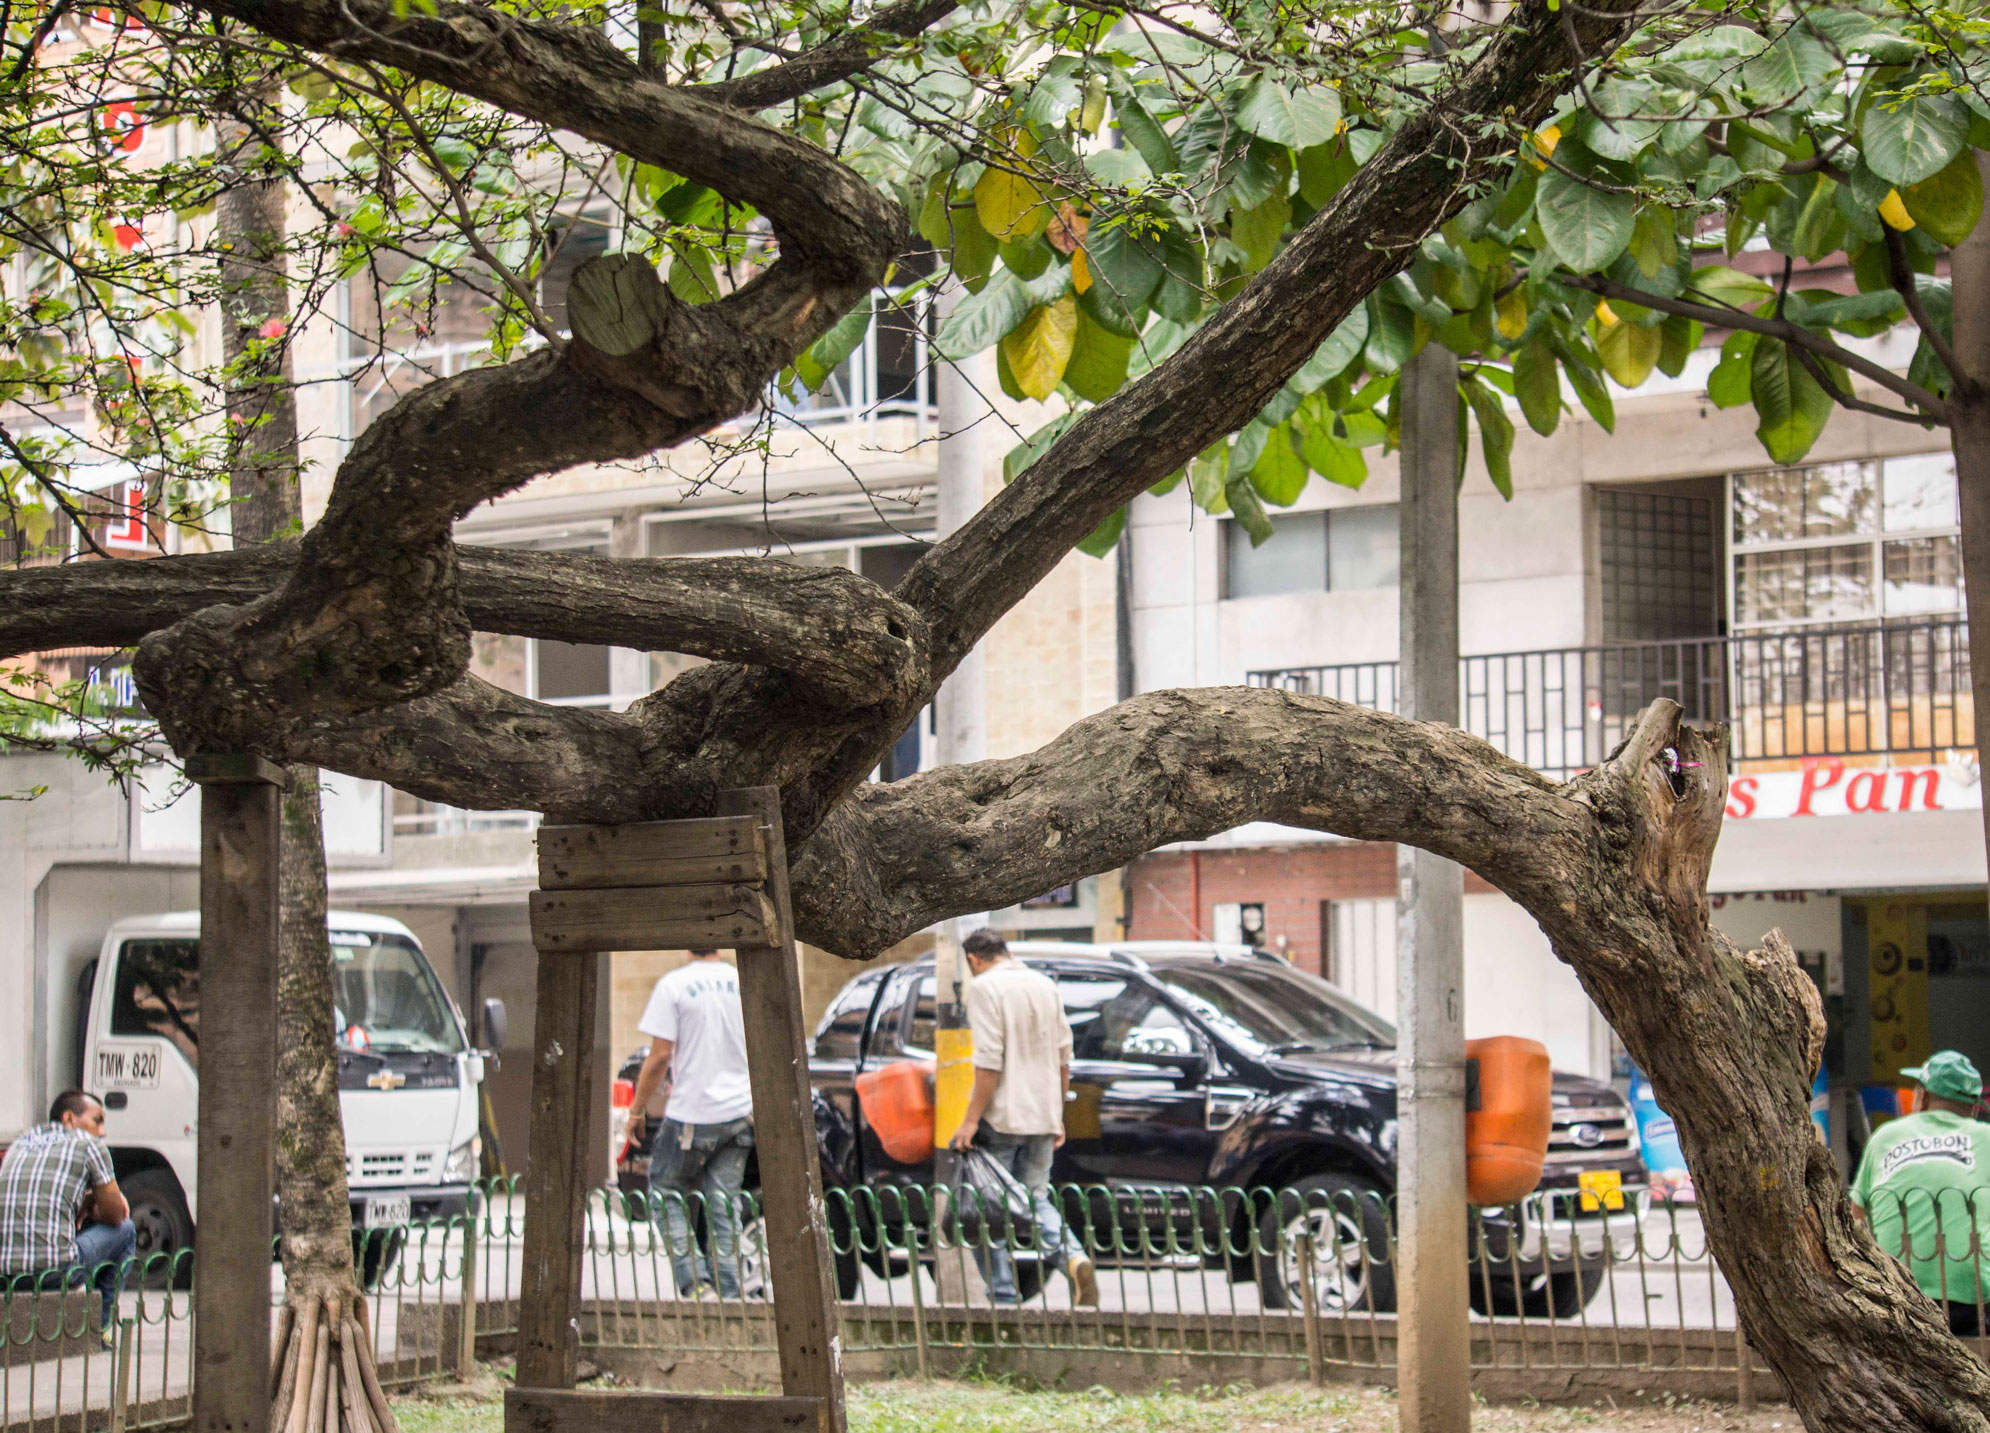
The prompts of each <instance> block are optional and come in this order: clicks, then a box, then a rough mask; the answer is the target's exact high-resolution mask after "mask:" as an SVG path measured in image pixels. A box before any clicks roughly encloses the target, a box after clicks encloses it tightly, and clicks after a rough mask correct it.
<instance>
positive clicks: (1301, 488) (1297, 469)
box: [1251, 427, 1307, 508]
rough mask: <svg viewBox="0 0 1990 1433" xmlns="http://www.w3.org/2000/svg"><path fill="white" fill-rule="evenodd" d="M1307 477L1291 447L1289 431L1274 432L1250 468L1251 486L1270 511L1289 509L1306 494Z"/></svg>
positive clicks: (1304, 466)
mask: <svg viewBox="0 0 1990 1433" xmlns="http://www.w3.org/2000/svg"><path fill="white" fill-rule="evenodd" d="M1306 477H1307V472H1306V464H1305V463H1304V461H1302V460H1301V459H1300V457H1299V454H1298V452H1297V450H1295V449H1294V448H1293V446H1292V431H1291V429H1290V428H1285V427H1280V428H1275V429H1273V430H1272V432H1271V434H1270V436H1269V437H1268V438H1267V439H1266V440H1265V445H1264V451H1263V452H1262V453H1259V454H1258V460H1257V461H1256V462H1255V463H1253V464H1251V486H1252V487H1254V488H1256V489H1257V491H1258V496H1259V497H1261V498H1263V499H1264V500H1265V501H1266V502H1268V503H1270V504H1271V505H1272V506H1273V507H1281V508H1289V507H1291V506H1292V505H1293V504H1294V503H1296V502H1298V501H1299V495H1300V494H1301V493H1303V492H1305V491H1306Z"/></svg>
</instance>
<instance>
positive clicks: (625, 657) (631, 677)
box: [608, 509, 650, 712]
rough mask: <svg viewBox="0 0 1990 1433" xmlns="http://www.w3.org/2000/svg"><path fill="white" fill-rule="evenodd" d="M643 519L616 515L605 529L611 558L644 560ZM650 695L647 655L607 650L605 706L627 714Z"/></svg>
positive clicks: (638, 515)
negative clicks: (632, 704) (606, 702)
mask: <svg viewBox="0 0 1990 1433" xmlns="http://www.w3.org/2000/svg"><path fill="white" fill-rule="evenodd" d="M643 542H644V532H643V515H642V514H641V513H640V512H637V511H635V510H634V509H631V510H630V511H628V512H624V513H617V514H616V516H615V520H614V521H613V522H612V523H611V524H610V525H609V528H608V555H609V556H610V557H647V556H648V555H649V554H648V553H646V552H645V551H644V550H643ZM649 694H650V654H649V653H648V652H638V651H635V650H633V649H631V648H628V647H610V648H609V649H608V704H609V706H611V707H612V708H614V710H616V711H618V712H620V711H627V710H628V709H629V706H630V704H631V703H632V702H636V701H640V700H641V699H642V698H644V697H646V696H648V695H649Z"/></svg>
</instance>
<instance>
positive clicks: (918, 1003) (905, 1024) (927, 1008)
mask: <svg viewBox="0 0 1990 1433" xmlns="http://www.w3.org/2000/svg"><path fill="white" fill-rule="evenodd" d="M937 988H938V987H937V986H935V984H934V982H933V977H932V976H931V975H925V976H922V977H920V980H919V985H918V989H917V991H916V993H915V994H914V995H913V997H912V1002H911V1004H909V1005H908V1006H907V1007H906V1008H905V1010H904V1011H903V1012H902V1013H901V1014H900V1015H899V1017H898V1043H899V1044H900V1045H902V1046H904V1047H905V1048H906V1049H907V1050H919V1051H922V1052H925V1053H928V1054H930V1053H931V1052H932V1049H933V992H934V990H935V989H937Z"/></svg>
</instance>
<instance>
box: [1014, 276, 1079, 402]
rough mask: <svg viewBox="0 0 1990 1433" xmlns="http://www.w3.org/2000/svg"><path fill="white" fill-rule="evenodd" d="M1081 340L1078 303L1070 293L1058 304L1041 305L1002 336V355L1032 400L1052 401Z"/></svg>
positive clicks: (1018, 384)
mask: <svg viewBox="0 0 1990 1433" xmlns="http://www.w3.org/2000/svg"><path fill="white" fill-rule="evenodd" d="M1077 340H1078V300H1077V299H1075V298H1073V297H1072V296H1071V295H1070V294H1066V295H1065V296H1064V297H1063V298H1061V299H1059V300H1058V301H1057V302H1056V303H1054V304H1048V305H1046V304H1038V305H1037V306H1036V307H1035V308H1033V309H1031V310H1030V311H1029V315H1028V317H1026V318H1024V320H1023V321H1022V322H1021V323H1019V324H1017V325H1016V326H1015V327H1014V328H1012V329H1010V330H1009V331H1008V332H1007V333H1006V334H1004V335H1003V336H1002V356H1003V357H1004V358H1006V359H1008V361H1009V372H1010V373H1012V374H1013V375H1015V379H1016V386H1017V387H1018V388H1020V389H1022V390H1023V392H1024V393H1025V394H1027V395H1028V396H1029V397H1031V398H1037V399H1043V398H1048V397H1049V396H1050V395H1051V394H1053V393H1055V392H1056V391H1057V385H1058V383H1059V382H1061V381H1062V380H1063V378H1064V368H1065V365H1066V364H1068V363H1070V361H1071V349H1072V346H1073V345H1074V344H1075V343H1076V342H1077Z"/></svg>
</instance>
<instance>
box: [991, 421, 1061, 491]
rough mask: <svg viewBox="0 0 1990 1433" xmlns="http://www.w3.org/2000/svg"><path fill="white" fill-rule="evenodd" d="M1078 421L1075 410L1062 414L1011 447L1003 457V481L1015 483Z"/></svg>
mask: <svg viewBox="0 0 1990 1433" xmlns="http://www.w3.org/2000/svg"><path fill="white" fill-rule="evenodd" d="M1077 421H1078V415H1077V413H1075V412H1072V413H1063V414H1060V415H1059V416H1057V417H1055V418H1053V419H1051V420H1050V421H1049V422H1048V423H1046V424H1044V425H1043V426H1042V427H1041V428H1039V429H1037V430H1036V431H1035V432H1034V433H1032V434H1030V435H1029V437H1027V438H1025V439H1023V441H1022V442H1020V443H1018V444H1016V446H1015V447H1013V448H1011V449H1010V450H1009V452H1008V455H1007V456H1006V457H1004V458H1003V459H1002V481H1003V482H1004V483H1013V482H1014V481H1015V480H1016V479H1017V478H1019V477H1021V476H1022V475H1023V474H1024V473H1025V472H1027V471H1028V470H1029V468H1030V467H1031V466H1032V465H1033V464H1034V463H1035V462H1036V460H1037V459H1038V458H1041V457H1042V456H1043V455H1044V454H1045V453H1047V452H1049V451H1050V449H1051V447H1052V445H1054V444H1055V443H1056V442H1057V440H1058V439H1059V438H1061V437H1063V436H1064V430H1065V429H1067V428H1069V427H1070V426H1071V425H1072V424H1073V423H1075V422H1077Z"/></svg>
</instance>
